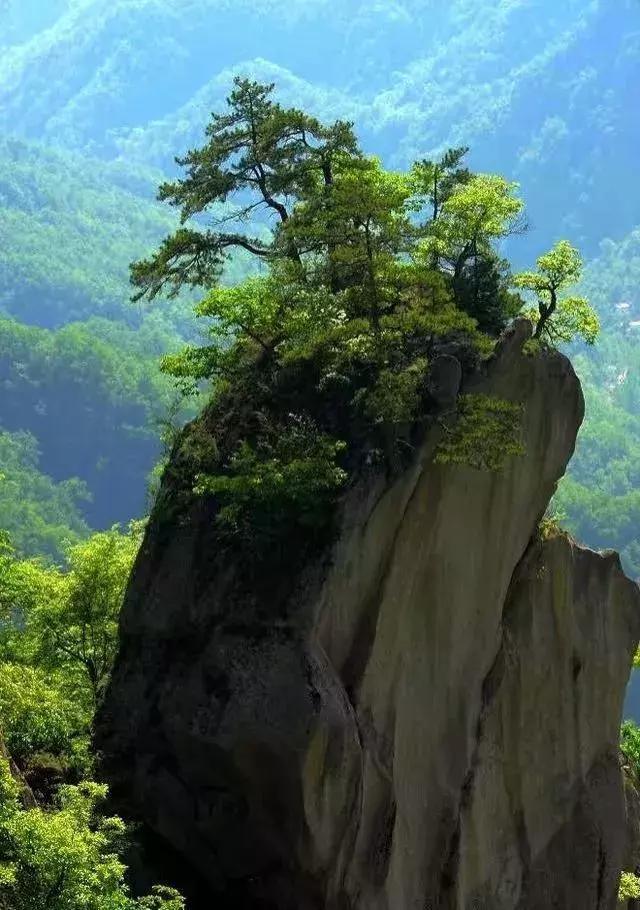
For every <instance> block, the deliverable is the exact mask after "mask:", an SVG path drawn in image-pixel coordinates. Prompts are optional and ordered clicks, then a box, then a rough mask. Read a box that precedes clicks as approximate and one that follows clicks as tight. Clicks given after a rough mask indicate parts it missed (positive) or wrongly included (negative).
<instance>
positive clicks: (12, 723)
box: [0, 661, 87, 764]
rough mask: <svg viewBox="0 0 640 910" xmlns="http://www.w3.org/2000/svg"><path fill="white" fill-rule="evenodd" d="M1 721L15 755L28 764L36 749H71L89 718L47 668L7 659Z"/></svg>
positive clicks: (0, 666) (2, 666)
mask: <svg viewBox="0 0 640 910" xmlns="http://www.w3.org/2000/svg"><path fill="white" fill-rule="evenodd" d="M56 683H57V685H56ZM0 723H1V724H2V732H3V735H4V739H5V742H6V745H7V748H8V749H9V752H10V753H11V756H12V757H13V758H14V760H15V761H17V762H18V764H24V763H25V762H26V760H27V759H28V757H29V756H30V755H31V754H33V753H35V752H49V753H52V754H55V755H60V754H62V753H63V752H65V751H68V750H70V749H71V745H72V741H73V740H74V738H76V737H80V736H81V735H83V734H84V733H85V730H86V726H87V718H86V715H85V714H84V712H83V711H82V709H81V707H80V705H79V704H77V703H75V702H74V701H73V700H71V699H70V698H69V696H68V695H65V694H63V692H62V691H61V689H60V683H59V680H53V681H52V678H51V676H50V674H48V673H47V672H46V671H45V670H44V669H43V668H41V667H38V666H33V667H30V666H24V665H23V664H15V663H8V662H6V661H3V662H0Z"/></svg>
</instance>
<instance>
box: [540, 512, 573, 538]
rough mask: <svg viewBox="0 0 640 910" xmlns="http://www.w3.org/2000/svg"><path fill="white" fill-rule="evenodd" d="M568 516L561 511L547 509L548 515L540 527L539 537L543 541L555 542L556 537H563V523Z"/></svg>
mask: <svg viewBox="0 0 640 910" xmlns="http://www.w3.org/2000/svg"><path fill="white" fill-rule="evenodd" d="M566 517H567V516H566V514H565V513H564V512H562V511H561V510H559V509H547V512H546V514H545V515H544V517H543V518H542V520H541V521H540V524H539V525H538V536H539V537H540V539H541V540H553V538H555V537H562V535H563V534H564V533H565V532H564V530H563V527H562V523H563V522H564V521H565V520H566Z"/></svg>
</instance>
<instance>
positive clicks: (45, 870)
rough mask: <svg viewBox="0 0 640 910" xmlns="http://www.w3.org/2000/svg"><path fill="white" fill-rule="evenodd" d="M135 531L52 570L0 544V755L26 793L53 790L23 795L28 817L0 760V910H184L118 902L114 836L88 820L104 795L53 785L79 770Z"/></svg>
mask: <svg viewBox="0 0 640 910" xmlns="http://www.w3.org/2000/svg"><path fill="white" fill-rule="evenodd" d="M140 530H141V528H140V527H139V526H133V527H132V528H131V529H130V531H129V533H128V534H126V535H123V534H120V533H119V532H118V531H117V530H116V529H113V530H111V531H108V532H103V533H100V534H95V535H94V536H93V537H91V538H89V539H88V540H87V541H85V542H82V543H78V544H75V545H74V546H72V547H71V548H70V549H69V551H68V557H67V562H66V565H65V566H64V567H63V568H54V567H51V566H47V565H46V564H44V563H42V562H40V561H38V560H35V559H31V560H24V559H19V558H18V557H16V555H15V553H14V552H13V550H12V549H11V546H10V545H9V542H8V539H7V537H6V535H5V536H3V537H2V538H1V539H0V657H1V659H0V729H1V730H2V735H3V737H4V741H3V746H4V743H6V745H7V746H8V749H9V752H10V754H11V756H12V759H13V760H14V761H15V762H16V763H17V765H18V767H19V768H20V770H21V772H22V773H23V774H24V776H25V778H26V779H27V782H28V783H31V782H32V778H35V781H36V782H37V780H38V778H39V775H41V774H42V772H43V771H46V770H49V771H50V770H52V769H53V770H54V771H55V775H56V782H55V784H54V785H53V787H51V786H47V784H46V782H45V786H44V787H43V788H40V787H39V788H38V789H36V787H35V786H34V791H33V792H34V793H35V794H36V796H37V797H38V798H39V799H42V800H45V803H44V804H43V805H35V806H34V805H33V801H32V799H31V794H30V800H29V802H28V803H27V804H26V807H25V805H23V801H22V799H21V787H20V786H19V785H18V784H17V783H16V781H15V780H14V779H13V777H12V772H11V768H10V764H9V761H8V760H7V759H6V758H5V757H4V755H3V756H0V905H2V906H3V907H5V906H6V907H8V908H11V910H184V901H183V900H182V898H181V897H180V895H178V894H177V892H175V891H174V890H173V889H170V888H164V887H158V888H156V889H154V891H153V893H152V894H151V895H149V896H148V897H146V898H141V899H139V900H136V899H134V898H132V897H131V896H130V894H129V890H128V888H127V886H126V885H125V883H124V874H125V867H124V865H123V864H122V862H121V860H120V858H119V853H120V852H121V850H122V848H123V847H124V846H125V834H126V829H125V825H124V823H123V822H122V820H121V819H119V818H108V817H104V816H103V815H102V814H101V813H100V811H99V804H100V803H102V802H104V799H105V797H106V793H107V791H106V787H104V786H101V785H98V784H95V783H93V782H91V781H88V780H84V781H82V783H80V784H79V785H76V786H70V785H69V784H67V783H65V782H64V781H65V775H67V774H69V772H71V773H72V774H73V775H74V777H75V779H76V780H77V779H78V775H82V774H83V773H86V771H87V770H88V769H89V768H90V766H91V759H90V756H89V754H88V738H89V730H90V726H91V723H92V718H93V709H94V707H95V703H96V701H97V699H98V698H99V696H100V693H101V691H102V688H103V687H104V684H105V682H106V679H107V677H108V673H109V670H110V668H111V662H112V660H113V656H114V653H115V647H116V639H117V630H116V622H117V615H118V612H119V609H120V605H121V602H122V596H123V590H124V585H125V583H126V580H127V578H128V575H129V571H130V568H131V563H132V561H133V558H134V556H135V553H136V552H137V548H138V545H139V539H140ZM43 753H44V754H43ZM68 779H69V778H68V777H67V780H68ZM56 788H57V791H56ZM51 800H53V802H51Z"/></svg>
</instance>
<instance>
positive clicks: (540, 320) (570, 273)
mask: <svg viewBox="0 0 640 910" xmlns="http://www.w3.org/2000/svg"><path fill="white" fill-rule="evenodd" d="M581 275H582V258H581V256H580V253H579V252H578V250H576V249H575V248H574V247H572V246H571V244H570V243H569V242H568V241H566V240H561V241H560V242H559V243H557V244H556V245H555V246H554V248H553V249H552V250H550V251H549V252H548V253H545V254H544V255H543V256H540V257H539V258H538V271H537V272H521V273H520V274H519V275H516V276H515V277H514V279H513V282H514V284H515V286H516V287H518V288H522V289H523V290H527V291H531V292H533V294H534V295H535V297H536V299H537V312H536V311H535V310H532V311H529V312H528V313H527V315H529V317H530V319H531V321H532V322H533V324H534V326H535V331H534V339H545V340H547V341H550V342H551V343H553V344H558V343H559V342H570V341H573V339H574V338H576V337H579V338H582V339H583V340H584V341H586V342H587V344H593V343H594V342H595V340H596V338H597V337H598V333H599V331H600V323H599V320H598V317H597V315H596V313H595V311H594V310H593V309H592V307H591V306H590V305H589V303H588V302H587V301H586V300H585V298H584V297H576V296H569V297H565V296H560V295H561V293H562V291H564V290H566V288H568V287H570V286H571V285H574V284H576V283H577V282H578V281H579V280H580V277H581Z"/></svg>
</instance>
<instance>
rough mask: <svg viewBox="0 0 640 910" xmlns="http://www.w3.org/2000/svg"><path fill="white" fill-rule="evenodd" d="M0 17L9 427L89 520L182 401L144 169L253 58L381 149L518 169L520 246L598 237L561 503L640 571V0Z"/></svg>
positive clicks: (62, 4) (63, 0)
mask: <svg viewBox="0 0 640 910" xmlns="http://www.w3.org/2000/svg"><path fill="white" fill-rule="evenodd" d="M2 15H3V19H4V23H5V27H4V28H3V31H2V36H1V38H0V42H1V43H2V44H3V45H4V48H3V52H2V56H1V59H0V129H1V130H2V136H3V138H2V139H1V140H0V242H1V258H0V307H1V309H2V311H3V312H4V319H3V321H2V338H3V348H2V350H1V351H0V382H2V388H3V393H4V394H3V396H2V400H1V401H0V426H2V427H4V428H5V430H7V431H11V432H12V433H15V432H19V431H27V432H29V433H31V434H33V437H34V438H35V439H36V440H37V443H38V446H39V449H40V451H41V453H42V454H41V460H40V469H41V470H42V471H44V472H45V474H48V475H50V476H51V477H52V479H53V480H54V481H55V482H61V481H65V480H67V479H69V478H70V477H74V476H77V477H78V478H80V479H81V480H82V481H83V482H84V483H86V484H87V486H88V489H89V492H90V494H91V495H92V497H93V498H92V500H89V501H87V502H86V503H85V504H84V505H80V508H81V511H82V514H83V516H84V518H85V520H87V521H88V522H89V523H90V524H91V525H93V526H104V525H107V524H109V523H110V522H112V521H115V520H124V519H126V518H128V517H130V516H131V515H133V514H140V513H141V512H142V511H143V510H144V504H145V493H144V488H145V478H146V475H147V474H148V472H149V470H150V469H151V467H152V464H153V462H154V460H155V459H156V458H157V456H158V453H159V451H160V448H159V443H158V441H157V430H156V429H154V428H153V423H154V421H156V420H157V419H158V418H160V417H161V416H162V413H163V410H164V409H166V407H167V406H168V405H169V403H170V402H171V401H172V393H171V390H170V385H169V383H168V381H167V380H166V379H165V378H163V377H162V376H160V374H159V373H158V371H157V359H158V354H159V353H161V352H164V351H167V350H171V349H174V348H176V347H178V346H179V345H180V343H181V341H182V339H183V338H184V337H185V336H186V335H191V334H192V333H193V331H194V329H193V327H192V324H191V322H190V316H189V308H188V307H184V306H181V305H180V304H179V303H176V302H173V303H171V304H169V303H167V302H165V301H163V302H159V303H157V304H155V305H154V307H153V308H150V309H143V308H141V307H140V306H139V305H138V306H134V305H132V304H130V303H129V301H128V296H129V289H128V283H127V265H128V262H129V261H130V260H132V259H134V258H137V257H138V256H140V255H141V254H142V253H144V251H145V250H147V249H150V248H152V247H153V246H154V245H155V244H156V243H157V241H158V239H159V238H160V237H161V236H162V235H163V234H165V233H166V232H168V231H169V230H170V229H171V227H172V226H173V225H174V224H175V221H176V219H175V217H174V216H173V214H172V212H171V211H170V210H169V209H167V208H166V207H161V206H159V205H158V204H156V203H155V202H154V201H153V195H154V191H155V187H156V185H157V183H158V182H159V180H160V179H161V175H162V173H173V172H174V169H175V165H174V164H173V156H174V154H176V153H181V152H183V151H185V150H186V149H187V148H188V147H190V146H193V145H194V144H197V143H198V142H199V141H200V140H201V137H202V133H203V128H204V124H205V123H206V120H207V118H208V114H209V112H210V111H211V110H212V109H214V108H217V107H219V105H220V103H221V102H222V100H223V98H224V97H225V95H226V94H228V91H229V88H230V84H231V80H232V77H233V75H234V74H236V73H239V72H241V73H243V74H246V75H249V76H253V77H256V78H260V79H262V80H267V81H274V82H276V83H277V86H278V93H279V97H280V98H281V99H282V100H283V102H285V103H295V104H296V105H298V106H300V107H304V108H305V109H308V110H313V111H314V112H315V113H317V114H318V115H320V116H322V117H324V118H327V119H330V118H334V117H337V116H341V117H347V118H352V119H355V120H357V122H358V126H359V129H360V132H361V135H362V136H363V141H364V146H365V149H366V150H367V151H369V152H373V153H376V154H378V155H380V156H381V157H382V158H383V160H384V161H385V163H386V164H387V165H389V166H398V167H399V166H403V167H404V166H406V165H407V164H409V163H410V162H411V161H412V160H414V159H415V158H418V157H421V156H425V155H427V154H430V153H432V152H434V151H437V150H439V149H442V148H444V147H446V146H448V145H456V144H462V143H464V144H468V145H470V146H471V152H470V156H469V161H470V164H471V166H472V167H473V168H474V169H476V170H486V171H496V172H500V173H504V174H505V175H507V176H508V177H509V178H512V179H516V180H518V181H519V182H520V183H521V190H522V195H523V196H524V198H525V199H526V200H527V203H528V209H527V210H528V221H529V231H528V233H527V234H526V235H525V236H522V237H518V238H515V239H513V240H512V241H510V242H509V245H508V248H507V253H508V255H509V256H510V258H512V260H513V261H514V262H515V263H516V264H517V265H521V264H524V263H528V262H530V261H531V260H532V259H533V258H535V256H537V255H538V254H539V253H540V252H542V251H543V250H544V249H545V248H547V247H548V246H549V245H550V243H551V242H553V241H554V240H557V239H558V238H559V237H562V236H569V237H570V238H571V240H572V241H573V242H575V243H576V244H578V245H579V246H580V247H581V249H582V251H583V253H584V254H585V255H587V256H588V257H589V258H591V259H592V264H591V266H590V267H589V268H588V270H587V276H586V279H585V289H586V290H587V291H588V292H589V294H590V295H591V297H592V299H593V302H594V304H595V305H596V307H597V309H598V311H599V313H600V316H601V319H602V322H603V324H604V332H603V334H602V338H601V340H600V342H599V344H598V345H597V346H596V348H595V349H594V350H590V351H588V352H587V351H578V350H576V351H575V352H574V353H575V359H576V363H577V364H578V365H579V368H580V372H581V375H582V377H583V380H584V381H585V384H586V387H587V397H588V402H589V407H588V417H587V423H586V426H585V430H584V432H583V435H582V439H581V441H580V443H579V448H578V453H577V455H576V458H575V460H574V463H573V466H572V475H571V478H570V479H569V480H567V481H566V482H565V483H564V486H563V489H562V491H561V494H560V497H559V504H560V508H561V509H562V510H563V511H564V512H566V513H567V519H566V520H567V522H568V524H569V525H570V526H571V527H572V528H575V530H576V531H577V532H578V533H579V534H580V536H582V537H583V538H584V539H586V540H587V541H588V542H591V543H593V544H594V545H605V544H607V545H613V546H617V547H619V548H620V549H621V550H622V551H623V555H624V557H625V559H626V562H627V566H628V568H629V569H630V570H631V571H633V572H640V553H639V544H638V532H637V530H636V529H637V527H638V525H639V524H640V506H639V504H638V494H637V491H636V488H637V469H636V467H635V464H634V458H633V449H634V441H635V440H636V439H637V438H638V433H639V432H640V430H639V429H638V424H639V422H640V421H639V420H638V417H637V401H638V395H639V389H638V379H637V370H636V369H634V365H635V364H636V363H637V362H638V354H637V351H638V343H637V341H636V338H638V337H639V335H640V333H639V332H638V328H637V327H635V326H634V325H633V323H634V322H635V321H637V319H639V318H640V313H638V306H639V304H640V302H639V300H638V290H637V288H638V281H637V280H636V277H640V264H639V263H638V235H637V233H634V230H635V229H636V227H637V225H638V223H639V222H640V214H639V212H640V191H639V190H638V188H637V184H636V182H635V181H634V175H635V171H634V167H635V161H636V151H637V147H638V144H639V142H640V135H639V132H640V128H639V125H638V121H637V118H635V117H634V116H631V113H630V112H631V111H632V110H633V104H634V97H635V95H634V91H635V86H636V85H637V84H638V80H639V78H640V7H639V5H638V3H637V2H635V0H620V2H619V3H617V4H616V8H615V10H614V9H613V8H612V7H611V5H610V4H607V3H605V2H597V0H594V2H589V3H585V2H583V0H574V2H567V3H564V4H557V3H552V2H550V0H503V2H499V3H488V2H483V3H471V2H468V0H455V2H447V3H445V2H437V3H427V2H425V0H397V2H393V3H379V4H371V3H364V2H357V0H349V2H345V3H342V4H339V5H338V6H336V5H335V4H329V3H328V2H326V0H298V2H286V3H285V2H284V0H271V2H264V3H262V4H260V5H258V6H256V5H255V4H253V3H248V2H234V3H229V2H226V0H171V2H169V0H116V2H111V0H58V2H56V3H48V4H42V3H38V2H31V3H24V2H18V0H5V2H4V4H3V10H2ZM245 270H246V265H245V264H244V263H242V262H241V263H239V264H238V268H237V270H236V271H235V272H232V274H230V275H229V280H230V281H233V280H235V279H236V278H237V277H238V276H239V275H241V274H243V273H244V272H245ZM96 317H99V318H96ZM24 323H26V324H28V325H29V326H30V328H29V329H26V328H24V327H23V326H22V325H21V324H24ZM44 330H46V331H44ZM92 341H95V345H94V344H92ZM25 539H26V538H25Z"/></svg>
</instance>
